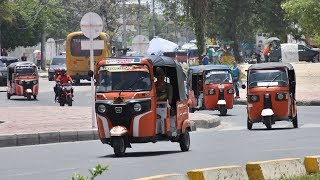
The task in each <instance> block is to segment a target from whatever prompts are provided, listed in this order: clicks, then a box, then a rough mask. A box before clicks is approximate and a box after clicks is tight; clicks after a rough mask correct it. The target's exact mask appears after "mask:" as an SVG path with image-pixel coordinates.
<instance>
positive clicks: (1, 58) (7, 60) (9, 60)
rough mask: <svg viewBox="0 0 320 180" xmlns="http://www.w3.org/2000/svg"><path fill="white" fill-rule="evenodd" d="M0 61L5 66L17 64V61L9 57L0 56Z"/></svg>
mask: <svg viewBox="0 0 320 180" xmlns="http://www.w3.org/2000/svg"><path fill="white" fill-rule="evenodd" d="M0 61H2V63H3V64H5V65H6V66H9V65H10V64H11V63H15V62H18V61H19V59H18V58H16V57H11V56H0Z"/></svg>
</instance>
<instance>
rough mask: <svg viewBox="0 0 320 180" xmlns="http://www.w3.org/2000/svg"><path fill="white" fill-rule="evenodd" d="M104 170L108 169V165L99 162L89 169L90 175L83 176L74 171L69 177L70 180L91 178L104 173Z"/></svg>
mask: <svg viewBox="0 0 320 180" xmlns="http://www.w3.org/2000/svg"><path fill="white" fill-rule="evenodd" d="M106 170H108V166H101V165H100V164H98V165H97V166H96V167H95V168H92V169H89V172H90V176H88V177H85V176H82V175H80V174H79V173H75V174H74V175H73V176H72V178H71V179H72V180H93V179H94V178H96V177H97V176H99V175H101V174H102V173H104V172H105V171H106Z"/></svg>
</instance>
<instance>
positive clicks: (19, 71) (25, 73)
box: [7, 62, 39, 100]
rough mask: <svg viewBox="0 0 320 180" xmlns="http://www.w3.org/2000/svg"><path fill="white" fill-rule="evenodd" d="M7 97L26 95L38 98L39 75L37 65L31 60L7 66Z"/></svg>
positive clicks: (29, 97) (28, 97) (29, 98)
mask: <svg viewBox="0 0 320 180" xmlns="http://www.w3.org/2000/svg"><path fill="white" fill-rule="evenodd" d="M7 86H8V87H7V98H8V99H10V98H11V96H14V95H15V96H24V97H27V99H28V100H31V97H32V96H33V98H34V99H37V95H38V90H39V75H38V70H37V66H36V65H35V64H33V63H30V62H16V63H12V64H10V65H9V66H8V67H7Z"/></svg>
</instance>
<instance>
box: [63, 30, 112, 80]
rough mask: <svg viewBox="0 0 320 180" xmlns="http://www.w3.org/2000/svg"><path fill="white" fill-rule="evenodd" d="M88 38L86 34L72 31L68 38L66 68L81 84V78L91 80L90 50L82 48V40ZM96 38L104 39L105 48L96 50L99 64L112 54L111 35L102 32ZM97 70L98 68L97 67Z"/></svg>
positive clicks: (95, 53) (96, 61)
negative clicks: (89, 72)
mask: <svg viewBox="0 0 320 180" xmlns="http://www.w3.org/2000/svg"><path fill="white" fill-rule="evenodd" d="M84 39H88V38H87V37H85V36H84V34H83V33H82V32H81V31H79V32H72V33H70V34H69V35H68V36H67V40H66V68H67V74H68V75H70V76H71V77H72V79H74V80H75V82H76V84H80V80H81V79H87V80H90V77H89V76H88V71H89V70H90V50H81V40H84ZM94 40H104V49H102V50H94V53H93V54H94V63H95V64H97V63H98V62H99V61H100V60H101V59H102V58H105V57H109V56H111V46H110V40H109V36H108V35H107V34H106V33H103V32H102V33H100V36H99V37H97V38H95V39H94ZM95 71H96V69H95Z"/></svg>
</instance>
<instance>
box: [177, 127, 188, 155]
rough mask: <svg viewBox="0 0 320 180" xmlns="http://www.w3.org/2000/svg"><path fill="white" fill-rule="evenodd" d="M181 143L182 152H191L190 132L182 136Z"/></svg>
mask: <svg viewBox="0 0 320 180" xmlns="http://www.w3.org/2000/svg"><path fill="white" fill-rule="evenodd" d="M179 143H180V149H181V151H182V152H185V151H189V148H190V135H189V131H188V130H186V132H185V133H183V134H180V140H179Z"/></svg>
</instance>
